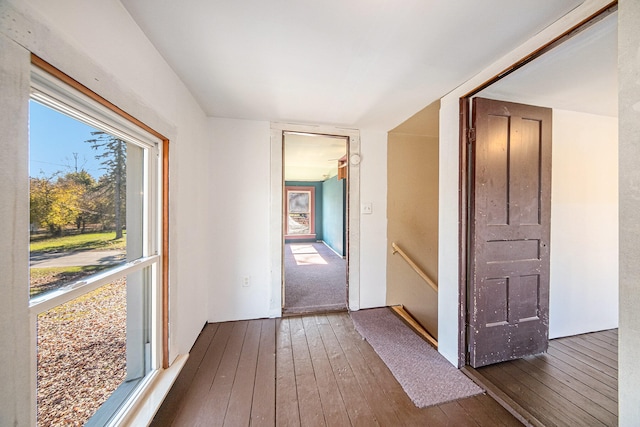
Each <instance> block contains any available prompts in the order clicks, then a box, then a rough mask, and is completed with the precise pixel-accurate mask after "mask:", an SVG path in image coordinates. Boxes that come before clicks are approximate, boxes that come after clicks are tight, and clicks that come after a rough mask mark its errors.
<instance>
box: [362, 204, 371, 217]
mask: <svg viewBox="0 0 640 427" xmlns="http://www.w3.org/2000/svg"><path fill="white" fill-rule="evenodd" d="M360 212H361V213H362V214H363V215H371V214H372V213H373V203H371V202H369V203H363V204H362V206H361V207H360Z"/></svg>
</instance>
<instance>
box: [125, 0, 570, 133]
mask: <svg viewBox="0 0 640 427" xmlns="http://www.w3.org/2000/svg"><path fill="white" fill-rule="evenodd" d="M122 3H123V5H124V6H125V8H126V9H127V10H128V11H129V13H130V14H131V15H132V16H133V18H134V19H135V20H136V21H137V22H138V24H139V25H140V27H141V28H142V30H143V31H144V32H145V34H146V35H147V37H148V38H149V39H150V40H151V42H152V43H153V44H154V45H155V46H156V48H157V49H158V50H159V52H160V53H161V54H162V55H163V56H164V58H165V59H166V60H167V62H168V63H169V64H170V65H171V66H172V67H173V69H174V70H175V71H176V72H177V74H178V75H179V76H180V78H181V79H182V80H183V81H184V82H185V84H186V85H187V87H188V88H189V89H190V91H191V92H192V93H193V95H194V96H195V97H196V99H197V100H198V102H199V103H200V105H201V106H202V108H203V109H204V111H205V112H206V113H207V114H208V115H210V116H216V117H228V118H239V119H253V120H272V121H284V122H299V123H314V124H333V125H341V126H349V127H355V128H371V129H381V130H385V131H386V130H390V129H392V128H394V127H395V126H397V125H398V124H400V123H402V122H403V121H404V120H406V119H407V118H409V117H411V116H412V115H413V114H414V113H416V112H417V111H419V110H421V109H422V108H424V107H425V106H427V105H429V104H431V102H433V101H435V100H436V99H439V98H440V97H442V96H443V95H444V94H446V93H447V92H449V91H450V90H451V89H453V88H455V87H456V86H458V85H459V84H461V83H463V82H464V81H465V80H467V79H468V78H470V77H471V76H473V75H474V74H475V73H477V72H478V71H479V70H481V69H483V68H484V67H486V66H488V65H489V64H490V63H492V62H493V61H495V60H496V59H498V58H499V57H500V56H502V55H504V54H506V53H507V52H509V51H510V50H512V49H513V48H515V47H517V46H518V45H520V44H522V43H523V42H524V41H525V40H527V39H528V38H530V37H531V36H533V35H534V34H536V33H538V32H539V31H541V30H542V29H543V28H545V27H546V26H548V25H549V24H550V23H551V22H553V21H555V20H557V19H558V18H559V17H561V16H563V15H564V14H566V13H567V12H569V11H570V10H572V9H573V8H575V7H576V6H578V5H579V4H580V3H582V0H562V1H559V0H518V1H513V0H483V1H478V0H456V1H443V0H403V1H390V0H323V1H310V0H235V1H222V0H185V1H180V2H178V1H167V0H163V1H158V0H122Z"/></svg>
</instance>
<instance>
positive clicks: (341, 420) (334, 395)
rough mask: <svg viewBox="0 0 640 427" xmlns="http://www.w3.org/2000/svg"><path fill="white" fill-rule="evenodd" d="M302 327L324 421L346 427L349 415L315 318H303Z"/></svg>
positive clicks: (331, 424)
mask: <svg viewBox="0 0 640 427" xmlns="http://www.w3.org/2000/svg"><path fill="white" fill-rule="evenodd" d="M303 326H304V331H305V335H306V337H307V342H308V344H309V352H310V353H311V363H312V365H313V370H314V372H315V376H316V383H317V385H318V393H319V394H320V401H321V403H322V411H323V413H324V419H325V421H326V423H327V425H330V426H347V425H349V424H350V421H349V414H348V413H347V408H346V406H345V404H344V401H343V399H342V395H341V394H340V392H339V388H338V383H337V381H336V378H335V375H334V373H333V370H332V369H331V362H329V357H328V356H327V352H326V349H325V347H324V343H323V342H322V338H321V337H320V331H319V330H318V326H317V324H316V322H315V318H313V317H311V316H305V317H304V318H303Z"/></svg>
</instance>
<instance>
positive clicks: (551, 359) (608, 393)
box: [534, 353, 618, 402]
mask: <svg viewBox="0 0 640 427" xmlns="http://www.w3.org/2000/svg"><path fill="white" fill-rule="evenodd" d="M559 355H560V356H564V353H560V354H559ZM534 359H535V360H536V361H537V362H538V363H539V365H540V366H544V365H548V366H549V367H550V369H552V368H555V369H557V370H558V371H561V372H564V373H565V374H566V375H568V376H569V377H571V378H574V379H576V380H577V381H580V382H581V383H583V384H585V385H587V386H588V387H590V388H592V389H594V390H597V392H598V393H600V394H602V395H603V396H605V397H607V398H608V399H610V400H613V401H614V402H617V400H618V390H617V388H616V387H615V386H611V385H609V384H607V383H603V382H602V381H600V379H597V378H594V377H593V376H592V375H589V374H588V373H587V372H585V371H584V370H583V369H580V368H579V367H575V366H574V365H572V364H570V363H567V362H565V361H564V360H563V359H562V358H561V357H556V356H554V355H552V354H550V353H545V354H541V355H537V356H534ZM572 360H575V359H572ZM600 376H604V374H600ZM607 378H609V377H608V376H607Z"/></svg>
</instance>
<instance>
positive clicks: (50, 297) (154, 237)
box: [25, 65, 163, 425]
mask: <svg viewBox="0 0 640 427" xmlns="http://www.w3.org/2000/svg"><path fill="white" fill-rule="evenodd" d="M31 99H33V100H34V101H37V102H39V103H41V104H44V105H46V106H47V107H50V108H52V109H54V110H56V111H59V112H61V113H63V114H65V115H67V116H70V117H72V118H74V119H77V120H79V121H81V122H83V123H85V124H88V125H89V126H92V127H94V128H96V129H99V130H102V131H104V132H106V133H108V134H110V135H113V136H116V137H117V138H120V139H122V140H124V141H126V142H127V143H132V144H134V145H136V146H139V147H141V148H143V149H144V150H145V151H144V153H145V154H144V160H143V163H144V165H143V183H142V186H143V189H144V190H143V193H144V195H145V197H144V198H143V203H142V211H143V227H142V228H143V230H142V233H141V239H142V242H140V243H142V257H140V258H137V259H135V260H131V261H129V262H126V263H125V264H122V265H119V266H117V267H114V268H112V269H109V270H106V271H103V272H100V273H98V274H96V275H93V276H91V277H88V278H84V279H82V280H80V281H78V282H75V283H70V284H68V285H67V286H64V287H62V288H60V289H57V290H55V291H52V292H48V293H45V294H42V295H39V296H36V297H34V298H31V299H30V301H29V321H30V331H31V336H30V344H31V346H30V349H31V354H30V357H31V367H32V368H31V390H32V393H31V407H32V424H33V425H35V424H36V415H37V394H36V387H37V318H38V315H39V314H40V313H43V312H46V311H47V310H50V309H52V308H53V307H56V306H58V305H61V304H64V303H66V302H69V301H71V300H73V299H75V298H77V297H79V296H81V295H84V294H86V293H88V292H91V291H93V290H95V289H98V288H99V287H101V286H103V285H106V284H108V283H111V282H113V281H114V280H116V279H119V278H122V277H127V275H129V274H130V273H134V272H137V271H141V270H143V269H146V268H149V269H150V275H149V276H150V281H151V292H150V295H149V298H150V301H149V307H150V311H151V313H150V316H151V319H150V322H149V323H150V325H149V328H150V341H151V345H150V347H149V348H148V349H147V352H148V354H147V356H150V357H148V360H146V361H142V363H145V365H147V370H146V375H145V376H144V377H143V379H142V380H141V382H140V384H139V385H138V386H137V388H136V389H135V391H134V392H133V393H132V394H131V395H130V396H129V397H128V398H127V400H126V401H125V403H124V404H123V405H121V406H120V407H119V408H118V409H117V410H116V411H115V412H114V415H113V416H112V417H111V419H110V421H109V424H108V425H118V424H119V423H120V421H122V420H124V419H125V418H126V417H127V415H128V413H129V412H130V411H131V410H132V408H134V406H135V405H136V403H137V402H138V401H139V400H140V399H141V397H142V396H143V394H144V393H145V391H146V390H147V389H148V388H149V387H150V385H151V384H152V382H153V380H154V378H155V377H156V376H157V375H158V372H159V371H160V369H161V368H162V355H163V347H162V345H163V340H162V328H163V323H162V315H163V307H162V292H163V291H162V264H163V263H162V253H163V248H162V242H163V239H162V224H163V221H162V211H163V209H162V208H163V206H162V194H163V193H162V181H163V179H162V177H163V171H162V165H163V159H162V156H163V141H162V140H160V139H159V138H158V137H156V136H154V135H152V134H150V133H149V132H147V131H145V130H144V129H142V128H140V127H139V126H137V125H136V124H134V123H132V122H131V121H129V120H126V119H125V118H123V117H122V116H120V115H119V114H117V113H116V112H114V111H112V110H111V109H109V108H107V107H105V106H103V105H100V104H99V103H98V102H96V101H94V100H93V99H91V98H89V97H88V96H87V95H85V94H83V93H81V92H80V91H78V90H77V89H75V88H73V87H71V86H69V85H68V84H66V83H64V82H62V81H61V80H59V79H58V78H56V77H55V76H53V75H51V74H49V73H48V72H46V71H45V70H42V69H41V68H39V67H37V66H35V65H32V68H31ZM132 236H133V235H131V236H130V237H132ZM25 292H28V291H27V290H25ZM128 298H129V296H128ZM127 318H129V315H128V316H127Z"/></svg>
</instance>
